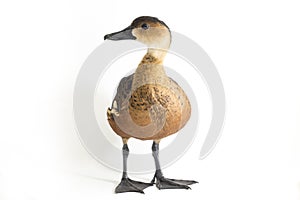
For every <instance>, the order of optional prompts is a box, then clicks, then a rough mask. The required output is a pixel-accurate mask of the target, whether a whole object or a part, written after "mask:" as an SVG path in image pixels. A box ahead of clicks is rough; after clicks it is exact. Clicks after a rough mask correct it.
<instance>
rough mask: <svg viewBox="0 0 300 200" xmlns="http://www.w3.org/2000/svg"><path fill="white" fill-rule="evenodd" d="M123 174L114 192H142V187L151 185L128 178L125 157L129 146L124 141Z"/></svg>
mask: <svg viewBox="0 0 300 200" xmlns="http://www.w3.org/2000/svg"><path fill="white" fill-rule="evenodd" d="M122 152H123V175H122V179H121V182H120V183H119V185H118V186H117V187H116V189H115V192H116V193H123V192H139V193H144V191H143V190H144V189H145V188H147V187H149V186H151V185H153V184H152V183H143V182H140V181H134V180H131V179H130V178H128V175H127V158H128V155H129V148H128V145H127V143H124V145H123V149H122Z"/></svg>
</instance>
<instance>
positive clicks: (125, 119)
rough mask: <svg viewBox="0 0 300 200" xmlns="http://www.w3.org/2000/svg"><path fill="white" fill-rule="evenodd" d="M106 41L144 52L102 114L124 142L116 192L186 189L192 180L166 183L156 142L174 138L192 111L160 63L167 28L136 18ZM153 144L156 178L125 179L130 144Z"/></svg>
mask: <svg viewBox="0 0 300 200" xmlns="http://www.w3.org/2000/svg"><path fill="white" fill-rule="evenodd" d="M104 39H108V40H137V41H139V42H142V43H144V44H145V45H147V47H148V50H147V53H146V55H145V56H144V57H143V59H142V61H141V62H140V64H139V65H138V67H137V69H136V70H135V73H133V74H131V75H130V76H127V77H124V78H123V79H122V80H121V81H120V83H119V86H118V88H117V93H116V95H115V98H114V100H113V102H112V105H111V108H108V110H107V118H108V122H109V124H110V126H111V128H112V129H113V131H114V132H115V133H116V134H118V135H119V136H120V137H122V140H123V148H122V150H123V176H122V180H121V182H120V184H119V185H118V186H117V187H116V189H115V192H116V193H121V192H140V193H144V192H143V190H144V189H145V188H147V187H149V186H151V185H153V184H154V183H156V186H157V188H158V189H176V188H179V189H180V188H181V189H190V187H189V186H188V185H190V184H193V183H197V182H196V181H192V180H176V179H168V178H165V177H164V176H163V174H162V171H161V168H160V163H159V158H158V154H159V142H160V140H161V139H162V138H164V137H167V136H169V135H171V134H174V133H176V132H178V131H179V130H180V129H181V128H182V127H183V126H184V125H185V124H186V123H187V121H188V120H189V118H190V115H191V105H190V102H189V99H188V97H187V95H186V94H185V92H184V91H183V90H182V89H181V87H180V86H179V85H178V84H177V83H176V82H175V81H174V80H172V79H171V78H170V77H168V76H167V74H166V72H165V70H164V67H163V61H164V58H165V56H166V54H167V50H168V49H169V46H170V44H171V32H170V29H169V27H168V26H167V25H166V24H165V23H164V22H163V21H161V20H159V19H157V18H155V17H149V16H142V17H138V18H136V19H135V20H134V21H133V22H132V23H131V25H130V26H128V27H127V28H125V29H124V30H122V31H119V32H115V33H111V34H107V35H105V36H104ZM131 137H132V138H136V139H140V140H153V145H152V155H153V157H154V161H155V166H156V172H155V175H154V177H153V180H152V181H151V183H143V182H139V181H134V180H132V179H129V178H128V176H127V158H128V155H129V148H128V145H127V141H128V139H129V138H131Z"/></svg>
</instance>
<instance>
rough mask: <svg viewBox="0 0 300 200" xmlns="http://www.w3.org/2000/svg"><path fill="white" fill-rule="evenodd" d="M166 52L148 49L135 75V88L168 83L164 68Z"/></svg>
mask: <svg viewBox="0 0 300 200" xmlns="http://www.w3.org/2000/svg"><path fill="white" fill-rule="evenodd" d="M166 53H167V52H166V51H162V50H158V49H157V50H156V49H148V52H147V53H146V55H145V56H144V57H143V59H142V61H141V62H140V64H139V66H138V67H137V69H136V71H135V74H134V81H133V87H134V88H135V87H139V86H141V85H144V84H158V83H162V82H164V81H166V80H167V79H168V78H167V75H166V72H165V69H164V67H163V61H164V58H165V56H166Z"/></svg>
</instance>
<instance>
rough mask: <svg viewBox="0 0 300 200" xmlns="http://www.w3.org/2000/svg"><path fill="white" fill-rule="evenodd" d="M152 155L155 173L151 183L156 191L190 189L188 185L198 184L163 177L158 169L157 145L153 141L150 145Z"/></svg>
mask: <svg viewBox="0 0 300 200" xmlns="http://www.w3.org/2000/svg"><path fill="white" fill-rule="evenodd" d="M152 155H153V157H154V161H155V167H156V171H155V174H154V177H153V179H152V181H151V183H153V184H154V183H155V180H156V187H157V188H158V189H191V188H190V187H189V186H188V185H191V184H194V183H198V182H197V181H192V180H177V179H169V178H165V177H164V176H163V173H162V171H161V168H160V163H159V143H158V142H155V141H153V145H152Z"/></svg>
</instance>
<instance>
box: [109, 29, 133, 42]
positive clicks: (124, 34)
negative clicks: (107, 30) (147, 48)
mask: <svg viewBox="0 0 300 200" xmlns="http://www.w3.org/2000/svg"><path fill="white" fill-rule="evenodd" d="M132 29H133V28H132V27H131V26H129V27H127V28H125V29H124V30H122V31H119V32H115V33H111V34H107V35H105V36H104V40H106V39H107V40H135V39H136V37H135V36H134V35H132Z"/></svg>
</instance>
